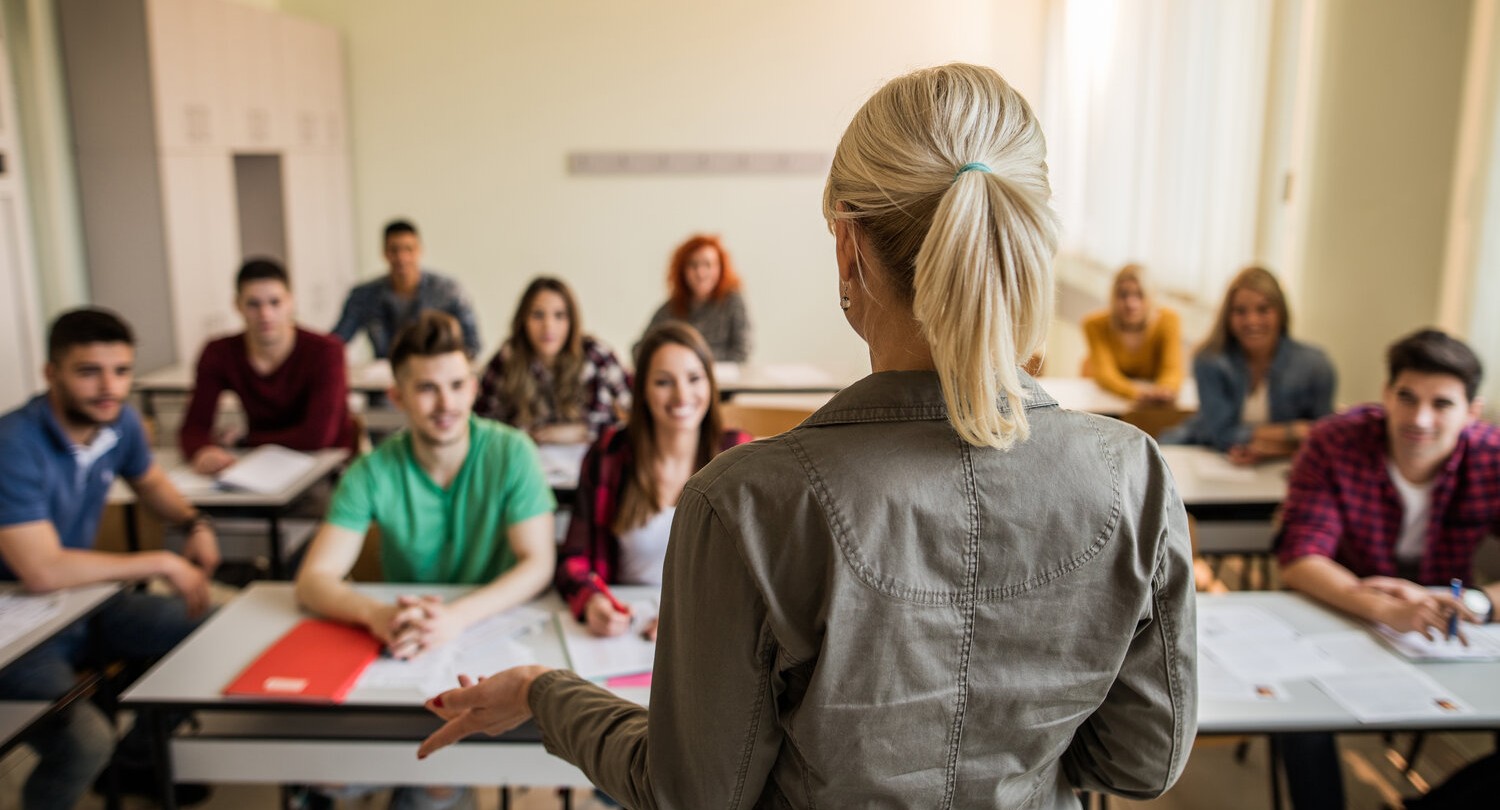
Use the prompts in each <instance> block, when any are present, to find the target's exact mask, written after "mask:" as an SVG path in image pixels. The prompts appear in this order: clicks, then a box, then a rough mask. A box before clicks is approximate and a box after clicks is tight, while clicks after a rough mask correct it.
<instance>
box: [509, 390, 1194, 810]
mask: <svg viewBox="0 0 1500 810" xmlns="http://www.w3.org/2000/svg"><path fill="white" fill-rule="evenodd" d="M1026 383H1027V385H1028V386H1030V387H1031V388H1032V389H1033V392H1034V393H1033V396H1032V398H1031V399H1029V400H1028V401H1027V403H1026V406H1025V407H1026V408H1027V411H1028V416H1029V418H1030V421H1031V426H1032V435H1031V438H1030V439H1028V440H1027V441H1025V442H1023V443H1021V444H1018V445H1017V446H1015V447H1014V448H1013V449H1011V450H1010V451H1006V452H1002V451H998V450H993V449H988V448H976V447H973V446H971V445H969V444H966V443H964V442H962V441H960V440H959V438H958V436H957V435H956V434H955V432H954V431H953V429H952V427H951V426H950V425H949V424H948V422H947V417H946V409H945V408H944V405H943V398H942V392H941V389H940V387H939V383H938V378H937V376H936V375H935V374H932V373H930V372H888V373H882V374H875V375H872V376H870V377H867V378H865V379H864V380H861V381H860V382H858V383H856V384H855V385H853V386H851V387H850V388H848V389H846V390H845V391H843V392H842V393H840V394H839V395H838V396H836V397H834V398H833V400H832V401H830V402H829V403H828V404H827V405H826V406H825V407H823V408H822V409H821V410H819V411H818V412H817V413H815V414H813V415H812V416H811V417H809V418H808V419H807V421H805V422H803V423H802V425H800V426H799V427H797V428H795V429H794V430H791V431H789V432H787V433H784V434H782V435H780V436H777V437H775V438H772V439H768V440H763V441H758V442H755V443H752V444H748V445H743V446H740V447H737V448H734V449H732V450H728V451H726V452H724V453H722V454H720V455H719V456H718V457H717V458H716V459H714V461H713V462H711V463H710V464H709V465H708V466H706V467H705V468H704V469H703V470H702V471H700V472H699V473H698V474H697V475H695V476H694V477H693V478H692V479H691V480H690V481H689V482H688V484H687V487H686V488H685V489H684V491H683V493H682V497H681V499H680V500H679V502H678V506H677V517H676V521H675V522H674V524H673V526H672V540H671V546H670V548H669V551H668V554H667V562H666V579H665V583H666V584H665V588H664V591H663V594H662V615H661V625H660V637H659V643H658V647H657V653H656V668H655V676H654V682H653V685H652V691H651V708H650V710H649V712H648V711H647V710H646V709H644V708H641V707H639V706H635V705H633V704H630V703H628V702H626V701H623V700H621V699H619V698H617V697H614V696H612V695H610V694H609V693H608V692H605V691H604V690H603V689H601V688H600V687H598V686H595V685H593V684H590V683H587V682H585V681H582V680H580V679H579V678H578V677H577V676H575V675H572V674H571V673H567V672H563V671H554V672H549V673H547V674H546V675H543V676H542V677H541V678H539V679H537V680H536V682H535V683H534V684H533V685H532V688H531V691H530V695H529V701H530V706H531V708H532V710H533V712H534V713H535V715H536V720H537V724H538V726H539V727H540V728H541V730H542V738H543V742H544V744H545V745H546V747H547V749H548V750H549V751H551V752H553V753H555V754H558V755H559V756H562V757H563V758H565V759H567V760H569V761H571V762H574V763H576V764H578V765H579V766H580V767H581V768H582V769H583V771H584V773H585V774H587V775H588V776H589V778H590V779H592V780H593V781H594V782H595V783H596V784H598V785H599V786H600V787H601V788H602V789H603V790H605V791H606V792H607V793H609V794H610V795H612V796H614V797H615V798H617V799H619V800H620V801H621V802H623V803H624V804H625V805H626V806H628V807H636V808H655V807H670V808H683V809H684V810H699V808H752V807H753V808H771V807H775V808H784V807H792V808H811V807H874V806H879V807H912V808H918V807H920V808H953V807H959V808H1076V807H1078V806H1079V802H1078V799H1077V798H1076V796H1075V794H1074V789H1075V788H1083V789H1088V790H1094V791H1106V792H1110V793H1116V794H1120V795H1124V796H1130V797H1133V798H1147V797H1151V796H1155V795H1157V794H1160V793H1161V792H1163V791H1165V790H1166V789H1167V788H1168V787H1169V786H1170V785H1171V784H1172V783H1173V781H1175V780H1176V778H1177V776H1178V774H1179V773H1180V772H1181V769H1182V767H1183V765H1184V763H1185V762H1186V760H1187V756H1188V749H1189V747H1190V746H1191V744H1192V740H1193V736H1194V734H1195V732H1196V726H1197V722H1196V716H1197V713H1196V708H1197V680H1196V642H1195V633H1196V628H1195V620H1194V603H1193V588H1192V568H1191V561H1190V557H1189V549H1188V536H1187V519H1186V515H1185V513H1184V512H1183V507H1182V502H1181V500H1180V499H1179V498H1178V495H1177V492H1176V489H1175V487H1174V486H1173V483H1172V478H1171V475H1170V473H1169V472H1168V470H1167V467H1166V464H1165V463H1164V462H1163V461H1162V458H1161V455H1160V453H1159V452H1158V450H1157V448H1156V445H1155V444H1154V443H1153V442H1152V441H1151V439H1150V438H1148V437H1147V436H1146V435H1145V434H1143V433H1141V432H1139V431H1137V430H1136V429H1135V428H1132V427H1130V426H1127V425H1125V424H1124V423H1121V422H1117V421H1114V420H1110V419H1105V418H1101V417H1097V416H1092V415H1089V414H1083V413H1075V412H1070V411H1063V410H1060V409H1058V407H1057V404H1056V403H1055V402H1054V401H1053V400H1052V399H1051V398H1050V397H1048V396H1047V395H1046V393H1045V392H1043V391H1041V390H1040V388H1039V387H1038V386H1036V384H1035V381H1033V380H1031V379H1030V378H1027V379H1026Z"/></svg>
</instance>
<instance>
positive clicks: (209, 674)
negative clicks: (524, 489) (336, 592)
mask: <svg viewBox="0 0 1500 810" xmlns="http://www.w3.org/2000/svg"><path fill="white" fill-rule="evenodd" d="M362 589H363V590H365V591H366V592H367V593H370V594H371V595H373V596H376V597H378V598H384V599H394V598H395V596H396V595H397V594H402V593H413V592H416V593H434V594H439V595H443V596H445V597H451V596H452V595H455V594H458V593H462V592H463V591H464V590H466V588H464V587H460V586H433V585H374V586H362ZM615 590H616V592H617V593H618V594H619V596H620V597H621V598H622V599H626V600H630V599H634V598H637V597H638V596H639V595H640V593H641V592H649V591H651V590H652V589H632V588H626V587H621V588H617V589H615ZM535 604H537V605H538V606H542V607H546V608H548V609H552V610H562V609H564V607H565V606H564V604H563V602H562V600H561V599H559V598H558V597H557V596H556V595H555V594H553V593H549V594H548V595H546V596H544V597H542V598H541V599H539V600H538V601H537V602H536V603H535ZM305 617H306V614H304V613H303V612H302V611H301V610H299V609H298V607H297V605H296V603H295V601H294V598H293V593H292V586H291V585H290V584H288V583H278V582H257V583H254V584H252V585H251V586H250V587H248V588H246V589H245V591H244V592H243V593H241V594H240V596H239V597H238V598H236V599H235V600H233V601H232V602H230V603H229V604H227V605H225V606H224V607H222V608H220V609H219V610H218V611H217V612H216V613H215V614H214V615H213V616H212V617H210V618H209V619H208V621H206V622H204V623H203V625H202V626H201V627H199V628H198V630H197V631H196V632H194V633H193V635H191V636H190V637H188V639H187V640H186V641H184V642H183V643H182V644H181V645H179V646H178V647H177V649H175V650H173V651H172V652H171V653H170V654H168V655H167V656H166V657H165V658H163V659H162V660H161V661H160V662H158V663H157V665H156V666H155V667H154V668H152V670H151V671H150V672H148V673H146V675H145V676H143V677H142V678H141V679H140V680H139V681H137V682H136V683H135V685H134V686H132V687H131V688H130V689H129V690H128V691H126V692H125V694H124V695H122V696H121V705H122V706H125V707H127V708H132V709H136V710H138V711H141V712H143V713H145V714H146V715H148V716H151V717H153V718H157V719H159V717H160V715H161V713H162V712H163V711H166V712H172V711H182V710H192V711H195V712H197V716H198V718H199V721H200V723H201V728H200V729H199V730H198V731H196V732H193V733H190V734H183V733H180V734H179V735H178V736H176V737H174V738H173V739H172V740H171V742H170V747H169V749H168V750H167V751H166V752H165V753H166V754H167V755H168V756H169V757H170V764H171V766H172V771H173V772H174V773H175V775H176V778H177V779H179V780H181V781H223V782H271V783H286V782H315V783H316V782H354V783H368V784H391V783H400V784H409V785H415V784H430V785H443V784H509V785H536V786H559V785H571V786H577V787H587V786H588V785H589V784H590V783H589V781H588V779H586V778H585V777H584V775H583V773H582V772H581V771H579V770H578V769H577V768H574V767H573V766H572V765H569V764H568V763H566V762H563V761H562V760H560V759H557V758H555V757H553V756H551V755H550V754H547V753H546V752H545V751H544V750H543V749H542V746H541V743H540V737H539V736H538V733H537V731H536V728H535V727H534V726H531V725H526V726H522V727H521V728H519V729H517V730H515V731H514V732H511V733H509V734H506V735H503V736H501V737H499V738H496V739H490V738H486V737H476V738H471V739H470V740H468V741H465V742H463V743H460V744H459V745H456V746H453V747H452V748H451V749H445V750H444V751H441V752H439V753H437V754H435V755H434V756H432V757H430V758H429V759H427V760H426V761H422V762H418V760H417V758H416V750H417V743H418V742H419V741H420V740H422V739H423V738H424V737H426V736H427V735H428V734H430V733H431V732H432V731H433V730H435V729H436V728H437V727H438V726H439V725H440V723H439V721H438V719H437V718H436V717H433V716H432V715H430V714H429V713H428V712H427V711H426V710H425V709H423V707H422V700H423V699H424V697H425V696H423V695H419V694H417V693H415V692H411V691H382V690H372V689H367V688H364V687H357V688H356V689H354V690H353V691H351V692H350V694H349V696H348V698H347V699H346V700H345V701H344V702H343V703H342V704H340V705H338V706H309V705H306V704H295V703H276V702H265V701H243V700H231V699H226V698H225V697H223V696H222V695H221V694H220V690H222V689H223V687H224V686H225V685H226V684H228V683H229V682H230V681H231V680H233V678H234V677H235V676H237V675H238V674H239V673H240V672H241V671H242V670H243V669H244V668H245V667H246V666H248V665H249V664H250V663H251V662H252V661H254V660H255V659H256V658H257V657H259V656H260V654H261V652H262V651H264V650H265V648H266V647H268V646H269V645H270V644H271V643H272V642H274V641H275V640H276V639H278V638H280V637H281V635H282V634H283V633H285V632H286V631H288V630H290V629H291V628H292V627H293V626H294V625H295V624H296V623H297V622H298V621H299V620H301V619H302V618H305ZM524 643H526V645H527V646H528V647H529V648H530V649H531V650H532V651H533V652H534V653H535V654H536V656H537V660H538V661H539V662H540V663H543V664H546V665H548V666H555V667H561V666H567V655H566V653H565V651H564V649H563V645H562V642H561V639H559V638H558V637H557V636H556V634H555V633H550V632H546V633H536V634H533V635H530V636H527V637H526V638H525V639H524ZM158 733H160V728H158Z"/></svg>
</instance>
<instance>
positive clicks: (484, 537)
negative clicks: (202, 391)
mask: <svg viewBox="0 0 1500 810" xmlns="http://www.w3.org/2000/svg"><path fill="white" fill-rule="evenodd" d="M391 367H392V369H393V371H394V372H395V377H396V384H395V386H394V387H392V388H391V391H390V398H391V402H392V403H394V404H395V406H396V407H397V408H399V409H400V410H401V411H402V413H404V414H405V415H406V421H407V425H408V429H407V430H405V431H402V432H401V433H398V434H396V435H395V436H392V437H391V438H389V439H387V440H386V441H385V442H383V443H381V445H380V447H378V448H376V450H375V451H374V452H373V453H371V454H369V455H367V456H365V457H364V458H361V459H360V460H359V461H357V462H355V463H354V464H353V466H351V467H350V468H349V470H348V472H346V473H345V474H344V476H343V479H342V480H341V481H340V482H339V486H338V489H337V490H336V491H335V492H334V495H333V502H332V504H331V505H330V506H329V509H328V517H327V519H326V520H325V521H324V523H323V525H322V527H321V528H320V529H319V530H318V534H317V536H316V537H315V538H313V542H312V546H311V548H309V549H308V552H307V558H306V560H305V561H304V562H303V563H302V568H301V570H300V571H299V572H298V574H297V599H298V601H300V602H301V603H302V605H303V606H304V607H306V608H307V609H308V610H311V611H313V612H314V613H318V614H321V615H323V616H326V617H328V618H331V619H337V620H339V621H345V622H349V623H351V624H358V625H363V626H364V627H367V628H369V630H370V632H371V633H373V634H374V635H375V636H376V637H377V638H379V639H380V640H381V641H384V642H385V644H386V646H387V649H388V650H389V651H390V653H391V655H393V656H395V657H397V658H413V657H416V656H419V655H422V654H423V653H426V652H428V651H429V650H432V649H434V648H436V647H440V646H442V645H443V644H444V643H445V642H448V641H451V640H452V639H453V638H455V637H457V636H458V635H459V634H460V633H462V632H463V630H464V628H466V627H468V626H469V625H470V624H473V623H474V622H476V621H479V620H480V619H483V618H486V617H488V616H492V615H494V614H496V613H499V612H501V611H503V610H506V609H508V608H511V607H514V606H516V605H519V604H521V603H522V602H525V601H527V600H529V599H532V598H533V597H535V596H537V595H538V594H540V593H541V592H542V591H544V590H546V588H547V587H548V585H549V584H550V583H551V581H552V573H553V568H554V566H555V562H556V544H555V540H554V534H553V527H552V513H553V511H554V510H556V508H557V504H556V502H555V501H554V499H553V497H552V490H551V488H550V487H549V486H548V485H547V481H546V478H545V477H544V476H543V474H542V467H541V462H540V461H539V460H538V458H537V452H536V446H535V445H534V444H532V442H531V439H529V438H527V436H526V434H525V433H522V432H521V431H519V430H516V429H515V428H512V427H509V426H506V425H502V424H500V423H498V422H492V421H490V420H488V419H481V418H479V417H476V416H474V415H473V414H472V413H471V412H470V411H471V409H472V406H473V404H474V397H475V395H476V393H477V389H478V384H477V382H476V380H475V378H474V374H473V372H472V371H471V370H470V367H469V358H468V355H467V354H465V351H464V342H463V331H462V329H461V328H460V327H459V324H458V321H456V320H454V319H453V317H452V316H451V315H448V314H446V313H443V312H440V311H437V310H429V311H427V312H424V313H422V315H421V316H420V318H419V319H418V320H417V321H416V322H415V323H413V324H412V325H411V326H409V327H407V328H406V329H404V330H402V332H401V334H400V335H399V336H398V337H397V338H396V342H395V344H394V345H393V346H392V348H391ZM372 523H373V524H375V525H377V526H379V527H380V561H381V567H382V569H383V574H384V577H385V579H386V581H388V582H412V583H432V584H439V583H440V584H461V585H477V586H479V587H477V588H476V589H475V590H473V591H471V592H469V593H468V594H467V595H465V596H463V597H460V598H458V599H454V600H453V601H451V602H443V601H442V600H440V599H438V598H436V597H432V596H423V595H419V594H416V593H413V594H411V595H408V596H402V597H400V598H399V599H397V600H396V601H395V602H394V603H390V602H381V601H379V600H377V599H373V598H371V597H369V596H366V595H364V594H361V593H360V592H359V591H357V590H355V589H354V588H352V587H350V585H349V584H348V583H347V582H346V581H345V577H347V576H348V574H349V571H350V569H352V568H353V567H354V562H355V560H356V559H358V557H359V552H360V549H361V548H362V547H363V545H364V541H365V532H366V531H367V530H368V529H369V527H370V524H372ZM422 792H423V791H420V790H419V789H403V790H400V791H398V796H397V801H396V802H393V803H392V806H393V807H396V806H398V805H401V806H411V807H436V806H449V805H450V804H451V803H450V802H447V801H441V800H439V801H436V802H434V801H431V798H434V797H428V796H417V795H415V794H418V793H422ZM429 792H433V793H446V791H429ZM403 794H404V795H403ZM424 799H425V800H426V801H424Z"/></svg>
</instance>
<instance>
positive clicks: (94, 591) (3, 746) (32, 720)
mask: <svg viewBox="0 0 1500 810" xmlns="http://www.w3.org/2000/svg"><path fill="white" fill-rule="evenodd" d="M122 588H124V585H122V584H121V583H118V582H101V583H98V584H95V585H82V586H79V587H77V588H66V589H64V590H61V591H57V592H55V593H53V594H43V595H39V596H37V597H34V598H38V599H48V600H55V601H53V602H51V604H54V605H55V606H56V609H55V610H52V611H50V612H49V614H48V615H47V617H46V618H45V619H43V620H42V621H39V622H37V623H36V624H35V625H33V626H32V627H30V628H27V629H26V630H25V631H24V632H22V633H19V634H11V633H7V634H6V635H7V639H6V642H5V644H4V646H3V647H0V669H4V668H5V667H8V666H10V664H11V663H12V662H14V661H15V660H16V659H18V658H20V657H21V656H23V655H25V654H26V653H28V652H31V651H32V650H33V649H35V648H36V647H37V646H39V645H40V644H42V643H43V642H45V641H47V640H48V639H50V638H52V637H53V636H54V635H56V634H57V633H58V632H60V631H62V630H64V629H66V628H68V627H70V626H72V625H73V623H75V622H79V621H82V620H84V619H86V618H88V617H89V616H90V615H92V614H93V613H94V611H96V610H98V609H99V608H100V607H101V606H102V605H103V604H104V603H105V602H107V601H109V599H110V598H111V597H113V596H114V595H115V594H117V593H119V592H120V590H121V589H122ZM19 593H23V591H22V589H21V586H20V585H19V584H17V583H12V582H7V583H0V594H19ZM87 691H88V690H87V689H82V690H80V689H78V688H74V689H73V690H70V691H69V692H68V693H67V694H65V695H63V696H62V697H60V698H58V699H57V700H56V701H50V700H15V701H0V755H3V754H4V753H5V752H7V751H9V750H10V749H11V748H12V747H14V746H15V744H16V743H17V742H19V741H20V739H21V737H22V735H24V734H25V733H26V732H27V731H29V730H30V729H31V727H32V726H33V725H35V724H36V723H37V721H39V720H41V719H42V718H43V717H46V716H48V715H50V714H51V713H52V712H53V711H54V710H57V709H61V708H62V707H64V706H67V705H68V704H69V703H72V702H73V701H74V700H76V699H78V698H80V697H82V696H84V695H85V694H86V693H87Z"/></svg>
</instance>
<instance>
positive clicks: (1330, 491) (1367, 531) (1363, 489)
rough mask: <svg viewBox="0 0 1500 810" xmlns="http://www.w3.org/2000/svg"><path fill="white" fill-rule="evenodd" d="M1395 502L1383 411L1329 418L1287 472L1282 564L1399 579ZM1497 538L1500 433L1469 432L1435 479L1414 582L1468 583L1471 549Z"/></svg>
mask: <svg viewBox="0 0 1500 810" xmlns="http://www.w3.org/2000/svg"><path fill="white" fill-rule="evenodd" d="M1401 513H1402V503H1401V496H1400V495H1399V494H1397V492H1396V487H1395V485H1394V484H1392V483H1391V478H1390V474H1389V472H1387V470H1386V425H1385V409H1384V408H1381V407H1379V406H1376V405H1365V406H1361V407H1358V408H1354V409H1352V410H1350V411H1347V412H1345V413H1342V414H1339V415H1337V416H1330V417H1328V418H1326V419H1324V420H1322V421H1321V422H1319V423H1318V424H1317V426H1316V427H1314V428H1313V431H1312V434H1311V435H1310V436H1309V437H1308V439H1307V444H1306V445H1305V446H1304V447H1303V448H1302V452H1301V453H1300V454H1299V455H1298V456H1297V461H1296V463H1295V464H1294V465H1293V467H1292V480H1291V488H1290V491H1289V492H1288V493H1287V498H1286V503H1285V504H1284V506H1283V511H1282V533H1281V539H1280V542H1279V544H1278V552H1277V553H1278V556H1279V558H1280V560H1281V564H1282V565H1286V564H1287V563H1289V562H1291V561H1292V560H1295V559H1297V558H1298V557H1304V556H1307V555H1309V554H1321V555H1323V556H1324V557H1331V558H1333V559H1334V560H1335V561H1336V562H1338V563H1339V564H1340V565H1342V566H1344V567H1345V568H1347V569H1349V570H1350V571H1352V572H1353V573H1354V574H1355V575H1356V576H1361V577H1367V576H1395V575H1396V541H1397V539H1398V538H1399V537H1400V536H1401ZM1487 534H1500V428H1497V427H1495V426H1494V425H1490V424H1486V423H1483V422H1474V423H1473V424H1471V425H1469V427H1468V428H1466V429H1465V430H1464V432H1463V433H1462V434H1461V435H1460V437H1459V440H1458V446H1457V447H1455V448H1454V450H1453V454H1452V455H1451V456H1449V457H1448V461H1447V463H1446V464H1444V465H1443V468H1442V470H1441V471H1439V472H1438V476H1437V479H1436V481H1434V483H1433V487H1432V522H1431V523H1430V524H1429V525H1428V527H1427V545H1426V547H1425V550H1424V551H1423V553H1422V562H1421V566H1420V571H1419V573H1418V577H1417V579H1418V581H1419V582H1421V583H1422V584H1424V585H1446V584H1447V583H1448V580H1450V579H1454V578H1457V579H1462V580H1465V581H1468V580H1469V579H1470V577H1471V575H1472V569H1473V562H1474V548H1475V547H1476V546H1477V545H1478V544H1479V541H1480V540H1482V539H1484V537H1485V536H1486V535H1487Z"/></svg>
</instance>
